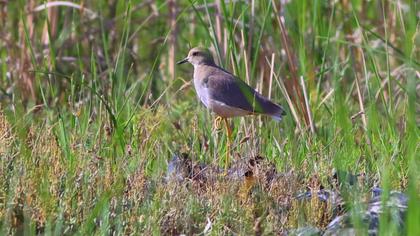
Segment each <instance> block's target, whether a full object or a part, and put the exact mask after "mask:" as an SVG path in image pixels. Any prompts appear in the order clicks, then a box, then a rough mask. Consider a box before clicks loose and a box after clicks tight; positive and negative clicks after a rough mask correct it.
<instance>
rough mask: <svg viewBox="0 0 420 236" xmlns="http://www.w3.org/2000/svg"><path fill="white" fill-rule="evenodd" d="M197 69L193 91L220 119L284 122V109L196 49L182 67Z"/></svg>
mask: <svg viewBox="0 0 420 236" xmlns="http://www.w3.org/2000/svg"><path fill="white" fill-rule="evenodd" d="M187 61H188V62H190V63H191V64H193V66H194V87H195V89H196V91H197V95H198V97H199V98H200V100H201V101H202V103H203V104H204V105H205V106H206V107H207V108H209V109H210V110H212V111H213V112H214V113H216V114H217V115H219V116H221V117H224V118H228V117H235V116H245V115H251V114H263V115H268V116H271V117H273V119H275V120H281V118H282V116H283V115H285V113H284V110H283V108H282V107H281V106H279V105H277V104H275V103H273V102H271V101H270V100H269V99H267V98H265V97H264V96H262V95H261V94H260V93H258V92H257V91H255V90H254V89H253V88H251V87H250V86H248V85H247V84H246V83H245V82H244V81H242V80H241V79H239V78H237V77H236V76H234V75H232V74H231V73H229V72H227V71H226V70H224V69H223V68H220V67H218V66H217V65H216V64H215V63H214V61H213V57H212V56H211V54H210V52H209V51H208V50H206V49H202V48H193V49H191V50H190V52H189V54H188V57H187V58H185V59H184V60H182V61H180V62H179V64H181V63H184V62H187Z"/></svg>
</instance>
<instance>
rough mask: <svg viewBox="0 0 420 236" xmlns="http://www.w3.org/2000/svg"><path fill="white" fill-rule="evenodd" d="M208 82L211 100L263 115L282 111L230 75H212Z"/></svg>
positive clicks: (222, 73)
mask: <svg viewBox="0 0 420 236" xmlns="http://www.w3.org/2000/svg"><path fill="white" fill-rule="evenodd" d="M206 82H207V86H208V91H209V95H210V98H211V99H214V100H216V101H219V102H223V103H225V104H226V105H228V106H231V107H236V108H240V109H243V110H246V111H249V112H252V113H262V114H272V113H276V112H277V111H278V110H279V109H281V107H280V106H278V105H276V104H274V103H272V102H271V101H269V100H268V99H266V98H265V97H263V96H262V95H261V94H259V93H258V92H257V91H255V90H254V89H253V88H251V87H250V86H248V85H247V84H246V83H245V82H243V81H242V80H240V79H238V78H236V77H234V76H233V75H231V74H229V73H224V72H221V73H220V74H219V73H214V74H211V75H209V76H208V80H207V81H206Z"/></svg>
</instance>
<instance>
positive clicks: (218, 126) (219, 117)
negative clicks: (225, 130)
mask: <svg viewBox="0 0 420 236" xmlns="http://www.w3.org/2000/svg"><path fill="white" fill-rule="evenodd" d="M222 119H223V118H222V117H221V116H217V117H216V119H214V124H213V127H214V129H215V130H219V129H220V122H222Z"/></svg>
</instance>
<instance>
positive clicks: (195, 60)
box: [177, 47, 214, 66]
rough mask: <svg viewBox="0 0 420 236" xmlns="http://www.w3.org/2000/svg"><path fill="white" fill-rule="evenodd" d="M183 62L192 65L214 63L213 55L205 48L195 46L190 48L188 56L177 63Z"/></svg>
mask: <svg viewBox="0 0 420 236" xmlns="http://www.w3.org/2000/svg"><path fill="white" fill-rule="evenodd" d="M185 62H189V63H191V64H192V65H193V66H197V65H202V64H210V65H213V64H214V60H213V56H212V55H211V52H210V51H209V50H208V49H207V48H201V47H195V48H193V49H191V50H190V52H189V53H188V56H187V57H186V58H184V59H182V60H181V61H179V62H177V64H183V63H185Z"/></svg>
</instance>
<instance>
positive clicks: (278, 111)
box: [270, 104, 286, 122]
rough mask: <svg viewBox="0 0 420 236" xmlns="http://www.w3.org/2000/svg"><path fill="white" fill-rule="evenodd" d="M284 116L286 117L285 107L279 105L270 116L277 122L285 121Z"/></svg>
mask: <svg viewBox="0 0 420 236" xmlns="http://www.w3.org/2000/svg"><path fill="white" fill-rule="evenodd" d="M276 105H277V104H276ZM284 115H286V112H285V111H284V109H283V107H281V106H279V105H277V107H276V109H275V111H274V112H273V113H271V114H270V116H271V118H273V119H274V120H275V121H277V122H280V121H281V120H282V119H283V116H284Z"/></svg>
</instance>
